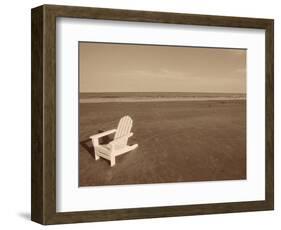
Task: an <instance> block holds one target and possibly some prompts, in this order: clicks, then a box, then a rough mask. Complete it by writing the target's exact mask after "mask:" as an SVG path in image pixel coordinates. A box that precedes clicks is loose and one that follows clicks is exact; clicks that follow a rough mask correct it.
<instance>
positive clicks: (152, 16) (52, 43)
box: [31, 5, 274, 224]
mask: <svg viewBox="0 0 281 230" xmlns="http://www.w3.org/2000/svg"><path fill="white" fill-rule="evenodd" d="M57 17H71V18H85V19H103V20H121V21H131V22H148V23H169V24H186V25H204V26H219V27H237V28H255V29H264V30H265V36H266V44H265V47H266V51H265V55H266V57H265V60H266V63H265V66H266V73H265V75H266V82H265V88H266V107H265V109H266V134H265V137H266V140H265V143H266V149H265V164H266V165H265V178H266V181H265V200H262V201H247V202H230V203H215V204H196V205H180V206H163V207H148V208H146V207H145V208H130V209H111V210H99V211H79V212H57V211H56V18H57ZM273 40H274V21H273V20H271V19H257V18H240V17H224V16H210V15H194V14H179V13H163V12H145V11H130V10H116V9H103V8H89V7H74V6H57V5H43V6H39V7H36V8H34V9H32V50H31V51H32V158H31V163H32V169H31V173H32V178H31V180H32V187H31V192H32V194H31V197H32V199H31V201H32V202H31V219H32V220H33V221H35V222H38V223H41V224H63V223H76V222H91V221H109V220H124V219H139V218H155V217H171V216H186V215H199V214H200V215H201V214H215V213H231V212H246V211H259V210H273V209H274V80H273V79H274V76H273V69H274V66H273V65H274V43H273Z"/></svg>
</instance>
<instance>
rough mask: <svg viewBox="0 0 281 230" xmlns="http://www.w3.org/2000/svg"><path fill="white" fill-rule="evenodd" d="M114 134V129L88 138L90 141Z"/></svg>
mask: <svg viewBox="0 0 281 230" xmlns="http://www.w3.org/2000/svg"><path fill="white" fill-rule="evenodd" d="M115 132H116V129H111V130H108V131H105V132H102V133H98V134H95V135H92V136H90V138H91V139H99V138H101V137H104V136H108V135H110V134H112V133H115Z"/></svg>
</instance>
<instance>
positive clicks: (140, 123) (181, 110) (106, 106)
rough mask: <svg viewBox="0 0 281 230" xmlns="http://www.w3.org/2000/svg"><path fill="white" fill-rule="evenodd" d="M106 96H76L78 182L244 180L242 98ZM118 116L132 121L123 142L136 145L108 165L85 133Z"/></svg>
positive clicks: (100, 128)
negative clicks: (129, 98)
mask: <svg viewBox="0 0 281 230" xmlns="http://www.w3.org/2000/svg"><path fill="white" fill-rule="evenodd" d="M224 96H225V95H224ZM240 96H241V95H240ZM112 98H113V99H114V97H111V98H109V99H107V100H111V101H108V102H107V103H92V102H91V101H88V102H85V101H84V102H83V101H82V102H81V101H80V137H79V138H80V140H79V142H80V144H79V185H80V186H98V185H118V184H146V183H168V182H188V181H213V180H238V179H246V100H244V99H243V98H236V100H235V99H234V98H232V99H231V100H228V99H219V100H191V99H189V100H186V98H185V100H178V101H175V100H173V101H169V100H167V98H166V101H164V100H163V98H162V99H161V98H158V100H157V101H151V102H149V103H148V102H146V101H134V103H131V102H128V101H124V98H123V101H119V102H116V101H115V102H114V101H112V100H113V99H112ZM81 99H83V100H85V99H87V97H85V95H82V97H80V100H81ZM88 99H90V100H93V99H91V97H88ZM96 99H97V98H95V100H96ZM168 99H169V98H168ZM100 100H104V98H102V99H100ZM114 100H115V99H114ZM119 100H120V99H119ZM161 100H162V101H161ZM170 100H171V98H170ZM124 115H130V116H131V117H132V118H133V121H134V124H133V130H132V131H133V132H134V136H133V137H132V138H131V139H130V141H129V144H134V143H138V145H139V147H138V148H137V149H136V150H134V151H132V152H129V153H127V154H124V155H122V156H120V157H117V158H116V166H114V167H112V168H111V167H110V166H109V162H108V161H106V160H104V159H100V160H98V161H95V159H94V157H93V154H94V149H93V147H92V143H91V141H90V140H89V136H90V135H93V134H95V133H98V132H100V131H105V130H109V129H112V128H115V127H116V126H117V124H118V121H119V119H120V118H121V117H122V116H124ZM109 140H110V138H109V139H104V140H103V141H104V143H106V142H108V141H109Z"/></svg>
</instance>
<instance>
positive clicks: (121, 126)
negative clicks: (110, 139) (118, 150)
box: [114, 116, 133, 147]
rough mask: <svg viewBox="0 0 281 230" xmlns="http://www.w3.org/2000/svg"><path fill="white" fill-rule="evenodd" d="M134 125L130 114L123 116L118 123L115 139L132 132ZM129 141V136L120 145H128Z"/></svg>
mask: <svg viewBox="0 0 281 230" xmlns="http://www.w3.org/2000/svg"><path fill="white" fill-rule="evenodd" d="M132 126H133V120H132V118H131V117H129V116H124V117H122V118H121V119H120V121H119V123H118V127H117V131H116V133H115V136H114V139H116V138H119V137H123V136H125V135H128V134H130V132H131V129H132ZM127 142H128V138H126V139H124V140H123V141H122V142H120V145H122V146H124V145H127ZM120 147H121V146H120Z"/></svg>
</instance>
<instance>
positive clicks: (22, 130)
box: [0, 0, 281, 230]
mask: <svg viewBox="0 0 281 230" xmlns="http://www.w3.org/2000/svg"><path fill="white" fill-rule="evenodd" d="M279 2H280V1H277V0H266V1H265V0H264V1H259V0H256V1H243V0H229V1H224V0H211V1H206V0H205V1H203V0H185V1H182V0H166V1H163V0H162V1H161V0H141V1H132V0H131V1H130V0H107V1H101V0H100V1H98V0H79V1H78V0H77V1H75V2H74V1H69V0H68V1H66V0H56V1H51V0H45V1H39V0H33V1H30V0H29V1H20V0H18V1H16V0H9V1H2V2H1V7H0V17H1V20H0V31H1V34H0V40H1V42H0V63H1V64H0V79H1V83H0V103H1V104H0V108H1V109H0V135H1V136H0V140H1V142H0V143H1V148H0V226H1V227H0V228H1V229H42V228H43V226H41V225H38V224H35V223H33V222H31V221H30V220H29V218H30V146H31V144H30V90H31V89H30V9H31V8H32V7H35V6H38V5H41V4H65V5H80V6H92V7H108V8H124V9H136V10H153V11H171V12H182V13H198V14H213V15H216V14H217V15H232V16H245V17H263V18H274V19H275V118H276V119H275V194H276V196H275V197H276V199H275V200H276V201H275V207H276V208H275V211H273V212H272V211H267V212H251V213H236V214H220V215H207V216H193V217H173V218H161V219H146V220H130V221H113V222H102V223H85V224H72V225H68V226H65V225H57V226H50V227H48V228H50V229H62V228H65V227H67V228H68V229H92V228H96V229H112V228H114V229H118V228H122V229H132V228H134V229H143V228H150V227H153V228H161V229H176V228H189V229H195V228H196V229H212V228H216V229H228V230H231V229H259V228H260V229H264V228H266V229H276V228H277V227H276V226H278V225H280V224H281V215H280V214H281V210H280V209H281V200H280V196H279V194H281V193H280V192H281V183H280V176H279V175H280V173H281V163H280V162H281V157H280V151H281V123H280V122H281V120H280V117H281V101H280V98H281V91H280V87H279V88H278V86H280V85H281V80H280V78H279V75H280V71H281V69H280V65H279V63H280V51H281V50H280V43H278V41H280V40H281V39H280V35H281V24H280V23H281V14H280V6H279ZM280 5H281V4H280ZM132 195H133V194H132Z"/></svg>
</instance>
